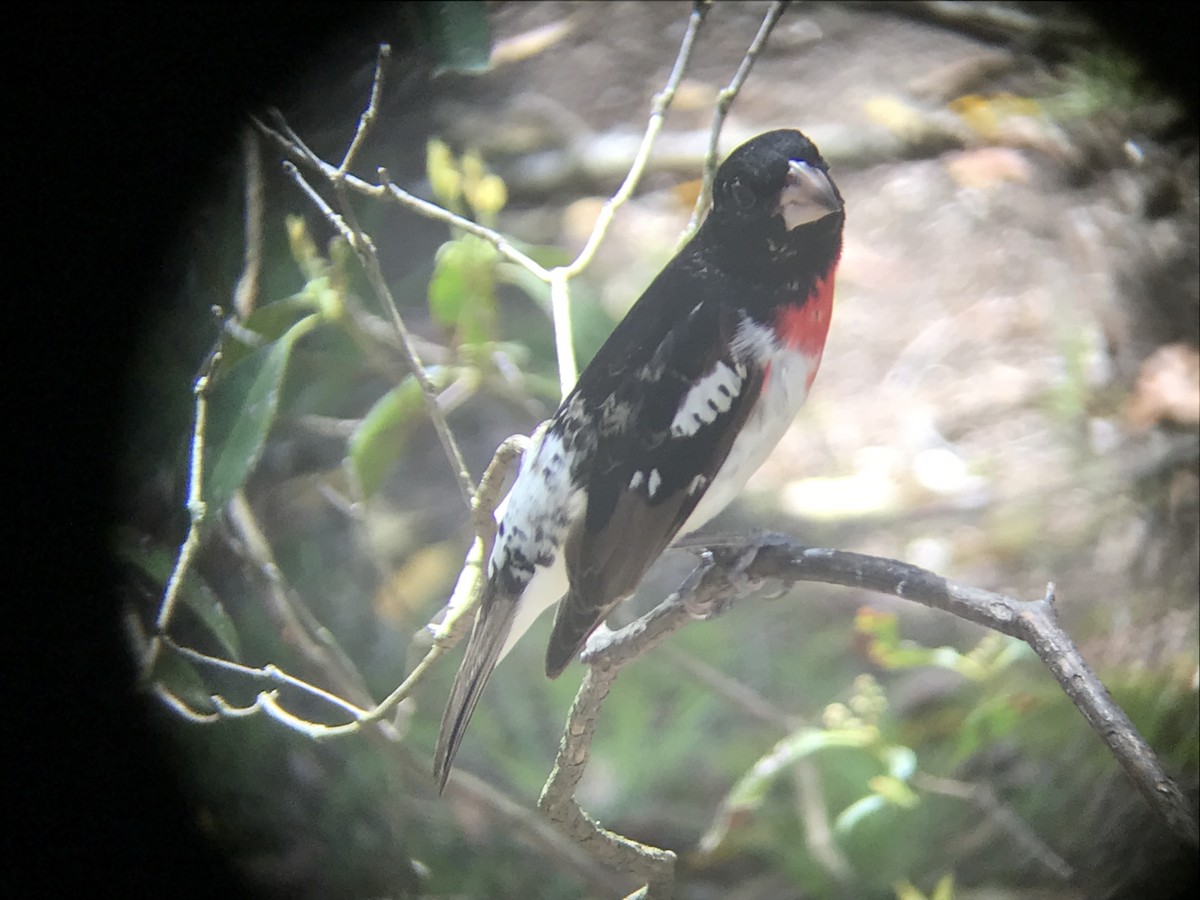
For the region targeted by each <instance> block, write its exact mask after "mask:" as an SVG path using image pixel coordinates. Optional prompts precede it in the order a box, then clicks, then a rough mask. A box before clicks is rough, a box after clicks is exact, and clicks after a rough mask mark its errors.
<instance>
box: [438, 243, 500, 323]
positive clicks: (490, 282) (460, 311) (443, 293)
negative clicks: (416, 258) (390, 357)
mask: <svg viewBox="0 0 1200 900" xmlns="http://www.w3.org/2000/svg"><path fill="white" fill-rule="evenodd" d="M499 260H500V254H499V252H498V251H497V250H496V248H495V247H493V246H492V245H491V244H489V243H488V242H487V241H485V240H483V239H482V238H478V237H475V236H474V235H471V234H468V235H463V236H462V237H460V238H457V239H455V240H452V241H447V242H446V243H444V244H442V246H441V247H439V248H438V252H437V256H436V258H435V260H434V269H433V277H432V278H431V279H430V280H429V312H430V314H431V315H432V316H433V318H434V319H435V320H436V321H437V322H438V323H439V324H441V325H444V326H445V327H447V328H453V329H454V330H455V332H456V333H457V335H458V339H459V340H460V341H461V342H462V343H464V344H478V343H482V342H484V341H487V340H490V339H491V338H492V336H493V334H494V332H495V325H496V266H497V263H498V262H499Z"/></svg>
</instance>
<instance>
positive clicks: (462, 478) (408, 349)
mask: <svg viewBox="0 0 1200 900" xmlns="http://www.w3.org/2000/svg"><path fill="white" fill-rule="evenodd" d="M284 170H285V171H286V172H287V173H288V175H290V176H291V177H292V180H293V181H295V182H296V184H297V186H298V187H299V188H300V190H302V191H303V192H304V193H305V195H306V196H307V197H308V198H309V200H311V201H312V203H313V205H314V206H315V207H316V208H317V209H318V210H319V211H320V212H321V214H322V215H323V216H324V217H325V219H326V220H327V221H328V222H329V223H330V224H331V225H333V227H334V228H336V229H337V230H338V232H339V233H341V235H342V236H343V237H344V238H345V239H346V241H347V242H348V243H349V244H350V246H351V247H352V248H353V249H354V252H355V254H356V255H357V256H358V259H359V262H360V263H361V264H362V267H363V270H364V271H365V272H366V275H367V280H368V281H370V282H371V288H372V289H373V290H374V291H375V294H376V296H377V297H378V298H379V301H380V303H382V304H383V306H384V308H385V309H387V310H388V312H389V313H390V314H391V317H392V325H393V327H394V328H395V329H396V334H397V336H398V337H399V339H400V350H401V353H402V354H403V355H404V357H405V363H406V364H407V365H408V367H409V370H410V371H411V372H412V373H413V377H414V378H416V379H417V383H418V384H419V385H420V386H421V397H422V399H423V400H424V402H425V410H426V412H427V413H428V414H429V419H430V421H431V422H432V423H433V427H434V430H435V431H436V432H437V436H438V440H440V441H441V443H442V449H444V450H445V452H446V456H447V458H448V459H449V461H450V466H451V468H452V469H453V470H454V474H455V477H456V479H457V481H458V488H459V491H460V492H461V494H462V497H463V502H464V503H465V504H466V506H467V508H468V509H470V507H471V498H472V496H473V494H474V485H473V484H472V483H471V474H470V473H469V472H468V471H467V464H466V460H464V459H463V455H462V450H460V449H459V446H458V441H456V440H455V438H454V433H453V432H452V431H451V430H450V425H449V423H447V422H446V417H445V416H444V415H443V414H442V410H441V408H440V407H439V406H438V394H437V388H436V386H435V385H434V384H433V382H432V381H430V379H429V374H428V373H427V372H426V371H425V366H424V365H423V364H422V363H421V358H420V356H419V355H418V354H417V349H416V347H415V346H414V344H413V340H412V335H411V333H410V332H409V330H408V326H407V325H405V324H404V319H403V318H402V317H401V316H400V309H399V307H397V306H396V300H395V298H394V297H393V296H392V292H391V289H390V288H388V286H387V280H386V279H385V278H384V277H383V269H382V267H381V266H380V264H379V254H378V253H376V251H375V244H374V242H373V241H372V240H371V239H370V237H368V236H367V234H366V233H365V232H363V231H361V230H359V229H358V223H357V222H354V223H353V225H347V224H346V220H345V219H344V218H343V216H341V215H338V213H336V212H334V210H333V208H332V207H331V206H330V205H329V204H328V203H326V202H325V200H324V198H323V197H321V195H320V194H319V193H318V192H317V191H316V189H315V188H313V186H312V185H311V184H309V183H308V181H307V179H305V177H304V176H303V175H302V174H301V173H300V170H299V169H297V168H296V166H295V165H294V164H293V163H284ZM321 172H322V173H323V174H325V175H326V177H328V178H330V179H331V181H332V180H333V178H334V177H336V175H337V170H336V169H331V168H330V167H329V166H327V165H326V164H324V163H322V164H321ZM331 173H332V174H331ZM349 211H350V204H349V203H348V202H346V203H345V204H344V206H343V212H349Z"/></svg>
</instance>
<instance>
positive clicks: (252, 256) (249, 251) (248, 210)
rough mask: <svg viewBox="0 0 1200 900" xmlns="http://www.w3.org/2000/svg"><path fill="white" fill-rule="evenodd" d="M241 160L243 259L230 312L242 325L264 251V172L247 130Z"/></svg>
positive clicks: (255, 289)
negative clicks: (243, 170)
mask: <svg viewBox="0 0 1200 900" xmlns="http://www.w3.org/2000/svg"><path fill="white" fill-rule="evenodd" d="M242 157H243V159H244V160H245V164H246V186H245V189H244V191H243V194H244V197H245V200H244V203H245V211H244V213H243V216H242V221H243V228H244V229H245V244H246V247H245V251H244V255H243V257H242V274H241V275H239V276H238V280H237V284H236V285H234V288H233V312H234V315H236V316H237V318H238V319H239V320H241V321H243V322H244V321H245V320H246V318H247V317H248V316H249V315H250V313H252V312H254V304H255V302H256V301H257V299H258V276H259V273H260V272H261V271H262V247H263V207H264V205H265V202H264V200H263V172H262V154H261V153H260V152H259V149H258V138H257V137H256V136H255V134H254V132H253V131H251V130H250V129H249V128H244V129H243V130H242Z"/></svg>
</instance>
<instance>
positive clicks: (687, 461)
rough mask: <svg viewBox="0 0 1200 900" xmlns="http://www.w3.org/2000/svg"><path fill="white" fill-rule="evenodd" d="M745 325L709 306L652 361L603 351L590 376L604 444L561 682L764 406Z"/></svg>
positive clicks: (556, 636) (560, 637) (590, 484)
mask: <svg viewBox="0 0 1200 900" xmlns="http://www.w3.org/2000/svg"><path fill="white" fill-rule="evenodd" d="M678 286H679V285H678V283H676V284H675V285H673V287H676V288H677V287H678ZM630 319H631V320H632V319H635V317H634V316H630ZM744 320H745V314H744V313H743V312H742V311H741V310H740V309H739V308H738V307H737V306H736V305H734V304H731V303H726V302H719V301H716V300H711V299H709V300H704V301H701V302H700V303H698V304H696V306H695V307H694V308H693V309H692V310H691V312H690V313H689V314H688V315H686V316H684V317H681V320H680V321H679V322H678V324H676V325H675V326H674V327H672V328H670V329H669V330H668V331H667V333H666V335H665V337H663V338H662V339H661V341H660V342H659V343H658V345H657V347H655V348H653V352H652V354H651V355H650V358H649V360H648V361H645V362H641V363H640V364H639V363H638V361H636V360H630V359H628V358H627V359H626V360H624V361H622V360H609V361H607V362H606V361H605V360H604V359H603V358H602V357H603V351H601V353H600V354H598V355H597V360H596V363H599V364H600V366H602V367H603V370H602V371H600V372H592V371H590V370H591V369H592V368H593V367H589V371H588V372H585V374H584V377H583V378H581V380H580V390H581V391H582V395H583V396H584V398H585V402H586V403H587V405H588V406H589V407H590V409H589V413H590V415H591V417H592V419H593V421H594V422H595V424H596V433H597V434H598V439H597V445H596V449H595V454H594V456H593V457H592V463H591V468H590V472H589V473H588V476H587V494H588V506H587V514H586V515H585V516H582V517H581V518H580V520H579V522H578V524H577V525H576V527H575V528H574V529H573V530H572V532H571V533H570V534H569V535H568V537H567V540H566V541H565V543H564V548H563V552H564V554H565V559H566V563H567V571H568V574H569V576H570V582H571V589H570V592H569V593H568V594H567V597H566V598H565V599H564V600H563V601H562V602H561V603H559V606H558V610H557V612H556V613H555V619H554V629H553V632H552V633H551V637H550V646H549V648H548V649H547V652H546V673H547V674H548V675H549V676H550V677H554V676H556V675H558V674H559V673H560V672H561V671H562V670H563V669H564V668H566V666H567V665H568V663H570V661H571V659H573V658H574V656H575V654H576V653H578V652H579V649H580V648H581V647H582V645H583V642H584V641H585V640H586V639H587V636H588V635H589V634H591V632H592V631H593V630H595V628H596V626H597V625H599V624H600V622H601V621H603V619H604V618H605V616H607V615H608V613H609V612H610V611H611V610H612V609H613V608H614V607H615V606H616V605H617V604H618V603H620V602H621V601H622V600H623V599H625V598H626V597H627V596H629V595H630V594H631V593H633V591H634V589H635V588H636V587H637V585H638V582H639V581H641V578H642V575H644V574H645V572H646V569H648V568H649V567H650V565H651V564H652V563H653V562H654V560H655V559H657V558H658V556H659V554H660V553H662V551H663V550H664V549H665V548H666V546H667V545H668V544H669V543H670V542H671V540H672V538H674V537H675V534H676V533H677V532H678V531H679V529H680V528H681V527H682V526H683V524H684V523H685V522H686V521H687V519H688V516H689V515H690V514H691V512H692V510H693V509H694V508H695V507H696V504H697V503H698V502H699V500H700V498H701V497H703V496H704V493H705V491H706V490H707V489H708V486H709V484H710V483H711V481H712V479H713V477H714V475H715V474H716V472H717V470H718V469H720V467H721V465H722V464H723V463H724V461H725V458H726V456H727V455H728V454H729V448H730V446H731V445H732V443H733V440H734V438H735V437H736V436H737V434H738V432H739V431H740V430H741V426H742V424H743V422H744V421H745V419H746V417H747V416H748V415H749V414H750V411H751V410H752V409H753V408H754V405H755V402H756V401H757V399H758V395H759V392H760V390H761V388H762V382H763V372H762V371H761V370H760V369H757V368H756V367H755V366H754V365H753V364H752V363H747V362H746V361H744V360H740V359H737V358H735V356H734V353H733V349H732V348H733V346H734V340H733V339H734V335H735V333H736V331H737V328H738V326H739V325H740V324H741V323H742V322H743V321H744ZM627 321H628V320H627ZM626 346H628V344H626ZM594 365H595V363H594ZM589 376H591V377H590V378H589ZM598 387H599V389H597V388H598Z"/></svg>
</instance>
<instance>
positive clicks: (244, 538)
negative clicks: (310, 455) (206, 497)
mask: <svg viewBox="0 0 1200 900" xmlns="http://www.w3.org/2000/svg"><path fill="white" fill-rule="evenodd" d="M227 515H228V517H229V524H230V526H231V527H232V528H233V530H234V532H235V533H236V534H237V536H238V538H240V540H241V547H242V548H244V551H245V553H246V555H247V556H248V558H249V559H250V560H251V561H252V562H253V563H254V565H255V566H256V568H257V569H258V570H259V571H260V572H261V573H262V575H263V577H264V579H265V580H266V585H267V592H266V597H267V600H268V604H267V611H268V612H269V613H270V614H271V615H272V617H273V618H275V620H276V621H277V622H278V624H279V630H280V633H281V634H284V635H286V636H287V638H288V639H289V641H290V643H291V644H292V645H293V646H294V647H295V648H296V649H297V650H298V651H299V652H300V653H301V655H302V656H303V657H304V659H305V660H306V661H307V662H308V663H309V664H310V665H312V666H314V667H315V668H316V669H318V670H319V671H321V672H322V673H324V674H325V676H326V677H327V678H328V679H329V680H330V681H331V682H332V683H333V685H334V688H335V690H337V691H338V692H339V693H341V694H342V695H343V696H346V697H350V698H353V702H354V705H355V706H357V707H360V708H366V709H369V708H371V707H372V706H374V705H375V701H374V699H373V698H372V697H371V693H370V690H369V689H368V688H367V684H366V681H365V679H364V678H363V677H362V674H361V673H360V672H359V671H358V670H357V669H356V668H355V666H354V663H353V662H351V661H350V658H349V657H348V656H347V655H346V653H345V651H343V650H342V648H341V647H339V646H338V644H337V641H335V640H334V638H333V635H332V634H330V633H329V631H328V629H326V628H324V627H323V626H321V624H320V623H319V622H318V621H317V620H316V617H315V616H313V614H312V613H311V612H310V611H309V610H308V608H307V607H306V606H305V605H304V604H303V603H301V602H300V598H299V597H297V596H296V594H295V592H294V591H293V590H292V589H291V587H290V586H289V585H288V583H287V581H286V580H285V579H284V577H283V572H282V571H281V570H280V568H279V564H278V563H277V562H276V561H275V554H274V552H273V551H272V550H271V545H270V543H269V542H268V540H267V537H266V534H265V533H264V532H263V530H262V526H260V525H259V523H258V518H257V516H255V514H254V510H253V508H251V506H250V503H249V501H248V500H247V499H246V495H245V493H244V492H242V491H241V490H237V491H234V493H233V496H232V497H231V498H230V500H229V504H228V506H227Z"/></svg>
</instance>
